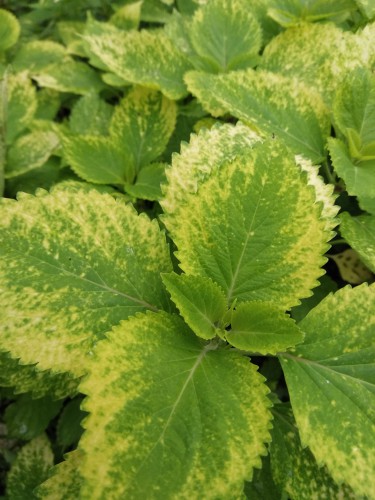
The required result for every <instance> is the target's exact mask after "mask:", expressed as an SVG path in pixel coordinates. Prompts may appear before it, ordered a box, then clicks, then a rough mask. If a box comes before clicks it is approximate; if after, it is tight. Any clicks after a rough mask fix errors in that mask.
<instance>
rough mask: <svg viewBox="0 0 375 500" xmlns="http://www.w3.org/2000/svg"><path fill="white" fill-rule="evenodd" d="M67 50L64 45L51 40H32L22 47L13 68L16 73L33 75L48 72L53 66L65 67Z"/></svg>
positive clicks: (15, 58)
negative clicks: (26, 72)
mask: <svg viewBox="0 0 375 500" xmlns="http://www.w3.org/2000/svg"><path fill="white" fill-rule="evenodd" d="M66 56H67V53H66V49H65V47H64V46H63V45H61V44H59V43H56V42H52V41H51V40H32V41H31V42H28V43H24V44H22V45H21V46H20V48H19V50H18V51H17V53H16V55H15V56H14V59H13V61H12V67H13V69H14V71H17V72H20V71H29V72H30V73H31V74H32V75H34V74H38V73H40V72H44V70H46V69H47V70H48V66H50V65H51V64H62V65H64V64H65V62H66V60H68V59H66Z"/></svg>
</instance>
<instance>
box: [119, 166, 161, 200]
mask: <svg viewBox="0 0 375 500" xmlns="http://www.w3.org/2000/svg"><path fill="white" fill-rule="evenodd" d="M165 168H166V164H165V163H152V164H151V165H148V166H146V167H143V168H142V169H141V171H140V172H139V174H138V175H137V179H136V182H135V184H127V183H125V191H126V192H127V193H128V194H130V195H131V196H135V197H136V198H141V199H143V200H151V201H154V200H160V198H161V197H162V192H161V184H164V183H165V182H166V177H165Z"/></svg>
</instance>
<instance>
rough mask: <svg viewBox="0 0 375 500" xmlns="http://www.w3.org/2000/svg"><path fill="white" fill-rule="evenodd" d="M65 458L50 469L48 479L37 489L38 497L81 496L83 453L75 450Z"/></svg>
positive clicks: (52, 499)
mask: <svg viewBox="0 0 375 500" xmlns="http://www.w3.org/2000/svg"><path fill="white" fill-rule="evenodd" d="M65 458H66V460H65V461H64V462H60V463H59V464H57V465H55V466H54V467H52V469H50V470H49V474H48V476H49V477H48V479H47V478H46V480H45V481H44V482H43V483H41V484H40V485H39V486H38V487H37V489H36V490H35V495H36V498H40V499H43V500H56V499H57V498H61V499H63V498H64V499H70V498H71V499H73V498H79V495H80V490H81V484H82V477H81V475H80V473H79V471H78V468H79V466H80V465H81V463H82V460H83V459H84V456H83V453H82V452H81V451H79V450H74V451H72V452H71V453H68V454H67V455H65ZM25 500H26V499H25Z"/></svg>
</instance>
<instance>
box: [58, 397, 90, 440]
mask: <svg viewBox="0 0 375 500" xmlns="http://www.w3.org/2000/svg"><path fill="white" fill-rule="evenodd" d="M81 403H82V398H81V397H77V398H75V399H72V400H71V401H69V403H67V405H66V406H65V407H64V409H63V411H62V412H61V415H60V418H59V421H58V423H57V427H56V434H57V442H58V444H59V445H60V446H62V447H63V448H64V449H66V448H68V447H69V446H73V445H75V444H77V443H78V441H79V439H80V437H81V435H82V432H83V427H82V425H81V422H82V419H83V418H84V417H85V416H86V415H87V414H86V413H85V412H84V411H82V410H81V408H80V407H81Z"/></svg>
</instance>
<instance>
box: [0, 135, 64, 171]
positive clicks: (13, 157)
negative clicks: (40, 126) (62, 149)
mask: <svg viewBox="0 0 375 500" xmlns="http://www.w3.org/2000/svg"><path fill="white" fill-rule="evenodd" d="M59 145H60V140H59V138H58V136H57V134H56V133H54V132H52V131H50V132H47V131H42V130H36V131H33V132H31V133H29V134H26V135H22V136H21V137H19V138H18V139H16V141H15V142H14V143H13V144H12V145H11V146H10V148H9V149H8V154H7V159H6V167H5V178H6V179H11V178H12V177H16V176H18V175H20V174H24V173H26V172H30V171H31V170H34V169H36V168H39V167H41V166H42V165H44V164H45V163H46V161H47V160H48V158H49V157H50V156H51V155H52V154H53V153H54V151H55V150H56V148H57V147H58V146H59Z"/></svg>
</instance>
